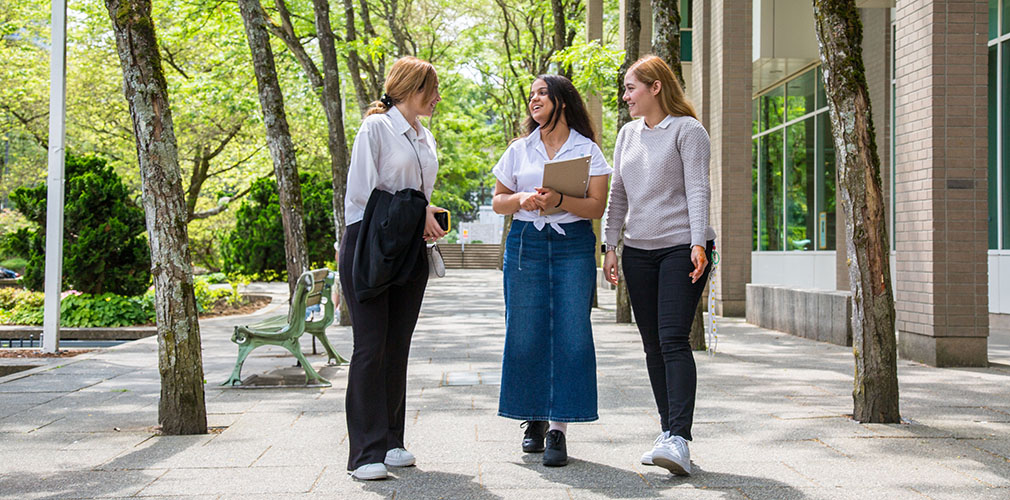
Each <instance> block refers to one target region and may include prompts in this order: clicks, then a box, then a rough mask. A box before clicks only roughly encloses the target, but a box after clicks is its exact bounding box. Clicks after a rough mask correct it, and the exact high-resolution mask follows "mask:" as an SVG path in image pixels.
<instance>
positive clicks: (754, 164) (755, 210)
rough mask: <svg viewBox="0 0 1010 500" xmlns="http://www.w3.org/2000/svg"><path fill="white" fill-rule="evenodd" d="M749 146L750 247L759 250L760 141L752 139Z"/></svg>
mask: <svg viewBox="0 0 1010 500" xmlns="http://www.w3.org/2000/svg"><path fill="white" fill-rule="evenodd" d="M752 143H753V144H752V146H751V155H750V157H751V196H752V199H751V212H750V213H751V228H752V232H751V235H752V236H753V239H754V241H753V245H751V250H759V248H758V221H759V220H761V214H760V212H759V210H760V206H759V205H758V188H759V185H758V175H759V173H758V165H760V155H759V151H760V149H761V148H760V146H759V144H760V143H761V139H754V140H753V141H752Z"/></svg>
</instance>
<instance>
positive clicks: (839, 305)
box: [747, 283, 852, 346]
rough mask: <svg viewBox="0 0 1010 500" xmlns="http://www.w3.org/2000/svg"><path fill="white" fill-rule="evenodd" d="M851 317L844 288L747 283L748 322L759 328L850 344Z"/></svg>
mask: <svg viewBox="0 0 1010 500" xmlns="http://www.w3.org/2000/svg"><path fill="white" fill-rule="evenodd" d="M851 317H852V299H851V294H850V293H849V292H846V291H832V290H808V289H802V288H788V287H784V286H775V285H756V284H752V283H749V284H747V322H748V323H751V324H753V325H757V326H760V327H762V328H769V329H772V330H779V331H782V332H786V333H789V334H792V335H796V336H797V337H803V338H808V339H812V340H819V341H821V342H830V343H832V344H838V345H844V346H851V345H852V323H851V321H850V318H851Z"/></svg>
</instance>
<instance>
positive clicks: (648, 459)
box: [642, 431, 670, 465]
mask: <svg viewBox="0 0 1010 500" xmlns="http://www.w3.org/2000/svg"><path fill="white" fill-rule="evenodd" d="M668 437H670V431H663V432H661V433H659V435H658V436H656V440H655V441H653V442H652V448H649V451H647V452H645V453H642V465H655V464H653V463H652V450H653V449H654V448H655V447H656V445H657V444H659V443H660V442H662V441H663V440H664V439H666V438H668Z"/></svg>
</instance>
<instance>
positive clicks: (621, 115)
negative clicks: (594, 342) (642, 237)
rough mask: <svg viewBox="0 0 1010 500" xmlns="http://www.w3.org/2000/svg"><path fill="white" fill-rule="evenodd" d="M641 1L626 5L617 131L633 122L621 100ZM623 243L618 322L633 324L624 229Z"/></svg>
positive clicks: (638, 28)
mask: <svg viewBox="0 0 1010 500" xmlns="http://www.w3.org/2000/svg"><path fill="white" fill-rule="evenodd" d="M640 2H641V0H627V1H626V2H625V4H624V63H622V64H621V69H620V71H618V73H617V129H618V130H620V129H621V127H623V126H624V125H625V124H627V123H628V122H630V121H631V115H630V114H628V103H626V102H624V99H621V96H622V95H624V75H625V74H626V73H627V72H628V68H630V67H631V65H632V64H634V63H635V61H637V60H638V57H639V54H638V45H639V40H640V38H641V36H642V19H641V17H642V5H641V3H640ZM621 240H622V241H621V242H620V243H618V247H619V248H618V250H619V251H618V252H617V255H618V258H617V259H618V262H617V278H618V281H617V312H616V316H617V322H618V323H631V297H629V296H628V284H627V282H626V281H625V279H624V270H623V268H624V266H623V264H622V261H621V257H620V255H621V254H622V253H623V252H622V251H621V250H623V248H624V243H623V240H624V229H623V228H622V229H621Z"/></svg>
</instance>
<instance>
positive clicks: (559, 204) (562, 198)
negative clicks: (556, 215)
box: [554, 191, 565, 208]
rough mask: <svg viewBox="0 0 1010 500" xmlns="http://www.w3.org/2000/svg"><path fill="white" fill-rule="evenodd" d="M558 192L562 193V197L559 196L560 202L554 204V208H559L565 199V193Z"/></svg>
mask: <svg viewBox="0 0 1010 500" xmlns="http://www.w3.org/2000/svg"><path fill="white" fill-rule="evenodd" d="M558 194H560V195H561V198H558V204H557V205H554V208H559V207H560V206H561V202H562V201H565V193H562V192H560V191H559V192H558Z"/></svg>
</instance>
